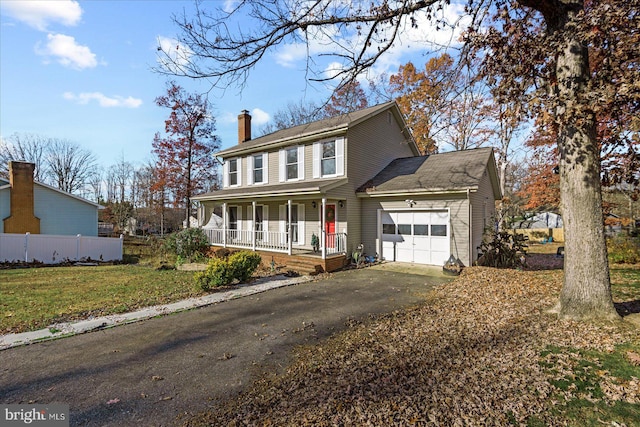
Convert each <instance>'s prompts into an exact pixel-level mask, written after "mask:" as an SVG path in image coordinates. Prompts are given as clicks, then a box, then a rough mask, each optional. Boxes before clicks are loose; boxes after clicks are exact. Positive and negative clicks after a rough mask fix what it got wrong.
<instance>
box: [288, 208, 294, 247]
mask: <svg viewBox="0 0 640 427" xmlns="http://www.w3.org/2000/svg"><path fill="white" fill-rule="evenodd" d="M287 212H288V214H287V219H288V221H287V234H288V236H289V239H287V240H288V241H287V245H288V246H289V247H288V248H287V253H288V254H289V255H291V254H292V253H293V233H292V232H291V199H289V200H287Z"/></svg>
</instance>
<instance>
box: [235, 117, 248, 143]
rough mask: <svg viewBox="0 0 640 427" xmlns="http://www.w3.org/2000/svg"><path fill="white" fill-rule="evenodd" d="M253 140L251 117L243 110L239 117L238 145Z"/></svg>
mask: <svg viewBox="0 0 640 427" xmlns="http://www.w3.org/2000/svg"><path fill="white" fill-rule="evenodd" d="M250 139H251V115H250V114H249V112H248V111H247V110H242V112H241V113H240V115H238V144H242V143H243V142H247V141H249V140H250Z"/></svg>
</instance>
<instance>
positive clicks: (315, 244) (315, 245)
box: [311, 233, 320, 252]
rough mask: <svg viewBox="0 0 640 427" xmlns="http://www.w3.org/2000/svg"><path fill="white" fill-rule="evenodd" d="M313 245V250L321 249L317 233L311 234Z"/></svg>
mask: <svg viewBox="0 0 640 427" xmlns="http://www.w3.org/2000/svg"><path fill="white" fill-rule="evenodd" d="M311 246H313V252H318V249H320V239H318V236H316V233H313V234H312V235H311Z"/></svg>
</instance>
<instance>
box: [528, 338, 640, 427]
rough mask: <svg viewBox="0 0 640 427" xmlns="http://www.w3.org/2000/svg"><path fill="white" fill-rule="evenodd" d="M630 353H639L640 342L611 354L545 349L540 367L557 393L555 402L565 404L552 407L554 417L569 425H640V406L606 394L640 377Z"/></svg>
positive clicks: (621, 396)
mask: <svg viewBox="0 0 640 427" xmlns="http://www.w3.org/2000/svg"><path fill="white" fill-rule="evenodd" d="M629 352H634V353H635V354H640V341H639V342H637V343H626V344H624V345H621V346H618V347H616V349H615V350H614V351H613V352H610V353H609V352H598V351H578V350H575V349H570V348H562V347H550V348H548V349H547V350H545V351H544V352H543V353H542V355H541V358H542V360H543V361H542V362H541V365H542V366H543V367H544V368H545V369H546V371H547V373H548V375H549V378H550V379H551V380H550V382H551V384H552V385H553V386H554V387H555V389H556V390H557V392H556V393H555V395H554V396H553V397H552V400H555V401H556V402H562V403H561V404H559V405H554V406H553V407H552V409H551V411H552V413H553V415H554V416H556V417H557V419H561V420H565V421H566V422H567V423H568V425H570V426H602V425H624V426H628V427H631V426H640V404H638V403H635V402H629V401H626V399H625V396H624V393H616V392H614V393H609V394H607V393H605V387H606V388H607V389H611V387H610V386H613V387H614V390H615V387H620V386H629V384H630V382H633V381H637V380H638V379H639V378H640V366H637V365H633V364H632V363H631V362H630V360H629V359H628V357H627V354H628V353H629ZM631 387H632V388H633V386H631ZM615 423H617V424H615Z"/></svg>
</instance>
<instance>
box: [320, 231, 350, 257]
mask: <svg viewBox="0 0 640 427" xmlns="http://www.w3.org/2000/svg"><path fill="white" fill-rule="evenodd" d="M325 247H326V254H327V255H333V254H341V253H345V252H346V251H347V233H327V240H326V245H325Z"/></svg>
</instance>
